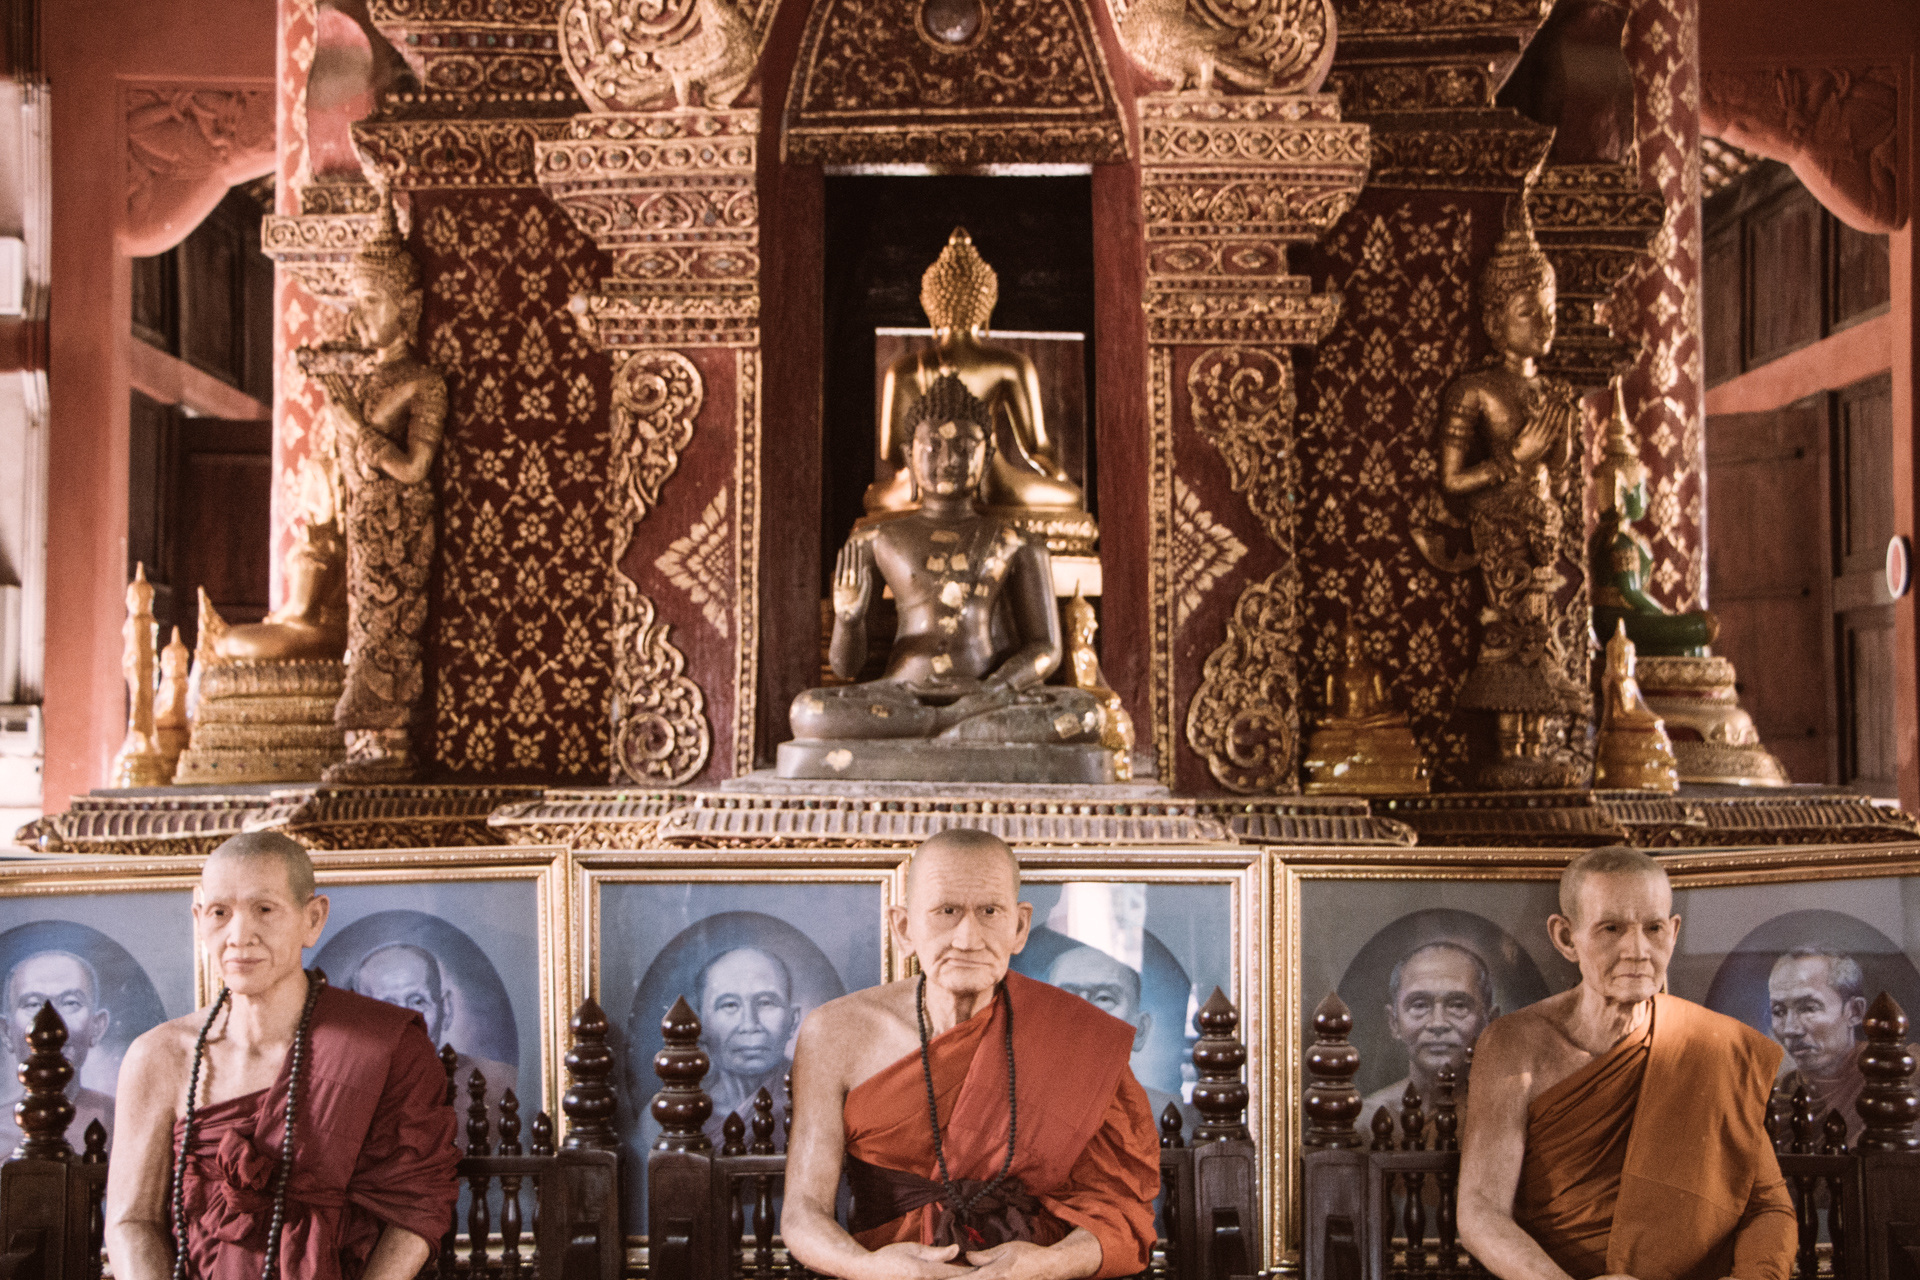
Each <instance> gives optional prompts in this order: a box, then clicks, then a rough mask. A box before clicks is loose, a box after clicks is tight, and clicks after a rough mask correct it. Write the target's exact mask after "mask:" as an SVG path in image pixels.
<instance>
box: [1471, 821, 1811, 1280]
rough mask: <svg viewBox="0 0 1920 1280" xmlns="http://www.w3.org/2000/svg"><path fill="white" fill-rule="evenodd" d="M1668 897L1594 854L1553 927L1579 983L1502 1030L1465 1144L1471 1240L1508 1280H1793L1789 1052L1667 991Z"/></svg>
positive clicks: (1659, 873)
mask: <svg viewBox="0 0 1920 1280" xmlns="http://www.w3.org/2000/svg"><path fill="white" fill-rule="evenodd" d="M1679 931H1680V917H1679V916H1676V915H1674V914H1673V889H1672V886H1671V885H1669V884H1668V882H1667V874H1666V872H1665V871H1664V870H1663V869H1662V868H1661V867H1660V865H1659V864H1658V863H1656V862H1655V861H1654V860H1653V859H1652V858H1649V857H1648V856H1647V855H1646V854H1644V853H1641V852H1639V851H1638V850H1635V849H1627V848H1621V847H1614V848H1606V849H1594V850H1590V851H1588V852H1587V853H1583V854H1581V855H1580V856H1579V857H1577V858H1575V859H1574V860H1573V862H1572V864H1571V865H1569V866H1568V867H1567V869H1566V872H1565V873H1564V874H1563V875H1562V876H1561V878H1560V910H1559V911H1558V912H1557V913H1555V914H1554V915H1553V916H1551V917H1549V919H1548V921H1547V932H1548V935H1549V936H1550V938H1551V939H1552V941H1553V945H1554V948H1555V949H1556V950H1558V951H1559V952H1560V954H1562V955H1564V956H1565V957H1566V958H1567V959H1569V960H1571V961H1573V962H1574V963H1575V964H1577V965H1578V966H1579V968H1580V982H1579V985H1577V986H1575V987H1574V988H1573V989H1572V990H1571V991H1564V992H1562V993H1560V994H1559V995H1556V996H1549V997H1548V998H1547V999H1545V1000H1542V1001H1540V1002H1539V1003H1538V1004H1532V1005H1528V1006H1527V1007H1526V1008H1524V1009H1521V1010H1519V1011H1518V1012H1516V1013H1510V1014H1508V1015H1507V1016H1505V1017H1503V1018H1500V1019H1499V1020H1497V1021H1496V1022H1494V1023H1492V1024H1491V1025H1490V1026H1488V1028H1487V1029H1486V1032H1485V1033H1484V1034H1483V1035H1481V1037H1480V1043H1479V1045H1478V1046H1477V1047H1476V1048H1475V1050H1474V1064H1473V1074H1474V1081H1475V1083H1474V1089H1473V1096H1472V1098H1471V1099H1470V1100H1469V1101H1468V1104H1467V1109H1466V1116H1465V1124H1464V1126H1463V1131H1462V1134H1461V1140H1460V1209H1459V1213H1460V1219H1459V1222H1460V1240H1461V1243H1463V1244H1465V1245H1466V1246H1467V1248H1468V1250H1469V1251H1471V1252H1472V1254H1473V1256H1474V1257H1475V1258H1477V1259H1479V1261H1480V1262H1481V1263H1482V1264H1483V1265H1484V1266H1485V1267H1486V1268H1487V1270H1489V1271H1491V1272H1492V1273H1493V1274H1494V1275H1496V1276H1499V1277H1500V1278H1501V1280H1562V1278H1563V1277H1567V1276H1571V1277H1573V1278H1574V1280H1591V1277H1594V1276H1603V1275H1604V1276H1622V1277H1623V1276H1631V1277H1634V1280H1722V1278H1723V1277H1737V1278H1738V1280H1786V1277H1787V1275H1788V1272H1789V1269H1790V1268H1791V1266H1792V1264H1793V1255H1794V1247H1795V1239H1796V1236H1795V1227H1794V1216H1793V1203H1792V1201H1791V1200H1790V1199H1789V1198H1788V1195H1787V1188H1786V1183H1785V1182H1784V1181H1783V1180H1782V1179H1781V1177H1780V1166H1779V1164H1778V1163H1777V1162H1776V1161H1775V1160H1774V1156H1773V1143H1772V1141H1771V1139H1770V1138H1769V1136H1768V1134H1767V1123H1766V1111H1767V1096H1768V1092H1769V1090H1770V1089H1771V1088H1772V1084H1773V1076H1774V1072H1775V1070H1776V1069H1777V1068H1778V1067H1779V1065H1780V1058H1781V1053H1780V1046H1778V1045H1776V1044H1774V1043H1773V1042H1772V1041H1771V1040H1768V1039H1767V1038H1766V1037H1765V1036H1763V1035H1761V1034H1760V1033H1759V1032H1758V1031H1755V1030H1754V1029H1753V1028H1751V1027H1749V1026H1747V1025H1746V1024H1745V1023H1743V1022H1740V1021H1738V1020H1736V1019H1733V1018H1729V1017H1726V1016H1724V1015H1722V1014H1718V1013H1714V1012H1712V1011H1710V1010H1708V1009H1705V1008H1702V1007H1701V1006H1699V1005H1697V1004H1693V1003H1691V1002H1689V1001H1686V1000H1681V999H1678V998H1676V997H1674V996H1670V995H1665V994H1662V989H1663V987H1664V986H1665V984H1666V977H1667V965H1668V963H1669V961H1671V960H1672V958H1673V950H1674V945H1675V943H1676V942H1677V941H1678V940H1679Z"/></svg>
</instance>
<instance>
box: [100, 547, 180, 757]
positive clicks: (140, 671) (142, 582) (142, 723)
mask: <svg viewBox="0 0 1920 1280" xmlns="http://www.w3.org/2000/svg"><path fill="white" fill-rule="evenodd" d="M154 625H155V624H154V621H153V584H152V583H150V582H148V581H147V566H146V565H145V564H136V565H134V567H133V581H132V582H130V583H128V584H127V622H126V625H125V626H124V627H122V628H121V629H120V635H121V638H122V639H123V640H124V641H125V642H126V643H125V644H124V646H123V647H122V648H121V650H120V671H121V674H122V675H124V676H126V678H127V736H126V737H125V738H124V739H122V740H121V742H120V750H119V751H118V752H116V753H115V754H114V757H113V766H112V768H111V770H110V772H109V776H110V777H111V778H112V779H113V785H114V786H116V787H164V786H166V785H167V773H166V768H165V763H164V759H163V757H162V756H161V754H160V744H159V742H158V740H157V739H156V738H155V737H154V732H153V657H154V655H153V631H154Z"/></svg>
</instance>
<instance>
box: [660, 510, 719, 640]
mask: <svg viewBox="0 0 1920 1280" xmlns="http://www.w3.org/2000/svg"><path fill="white" fill-rule="evenodd" d="M732 533H733V530H732V528H731V527H730V526H729V525H728V524H727V491H726V490H725V489H722V490H720V491H719V492H718V493H716V494H714V495H713V501H711V502H709V503H707V509H706V510H705V511H702V512H701V513H700V518H699V519H698V520H695V521H694V522H693V526H692V527H691V528H689V529H688V530H687V531H686V533H685V534H683V535H681V536H680V537H678V538H675V539H674V540H673V541H672V542H670V543H668V544H667V549H666V550H665V551H663V552H661V553H660V556H659V558H658V559H656V560H655V561H654V562H653V567H654V568H656V569H658V570H659V571H660V572H661V573H664V574H666V575H667V580H668V581H669V582H671V583H673V585H674V586H676V587H679V588H680V589H681V590H682V591H684V592H686V593H687V598H688V599H690V600H692V601H693V602H694V603H695V604H697V605H699V606H700V612H701V613H702V614H703V615H705V617H706V619H707V621H708V622H709V623H711V624H713V629H714V630H715V631H718V632H719V633H720V634H721V635H722V636H725V635H728V634H730V630H729V624H728V617H729V614H730V613H731V610H730V609H729V608H728V605H729V604H730V603H731V601H730V600H729V599H728V597H729V596H730V595H731V594H732V589H731V587H730V586H729V584H730V583H731V581H732V579H733V555H732V542H733V538H732Z"/></svg>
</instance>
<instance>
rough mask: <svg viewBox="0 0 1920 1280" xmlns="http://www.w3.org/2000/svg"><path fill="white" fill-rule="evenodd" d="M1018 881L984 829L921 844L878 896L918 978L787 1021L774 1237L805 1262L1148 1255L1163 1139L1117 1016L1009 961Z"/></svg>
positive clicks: (899, 1271)
mask: <svg viewBox="0 0 1920 1280" xmlns="http://www.w3.org/2000/svg"><path fill="white" fill-rule="evenodd" d="M1019 896H1020V882H1019V863H1018V862H1016V861H1015V860H1014V857H1013V854H1012V851H1011V850H1009V849H1008V848H1007V847H1006V845H1004V844H1002V843H1001V842H1000V841H999V840H996V839H994V838H993V837H992V836H989V835H986V834H985V833H983V832H977V831H949V832H945V833H943V834H942V835H939V836H936V837H935V838H934V839H932V840H929V841H928V842H927V843H926V844H924V845H922V846H921V847H920V849H919V850H918V851H917V852H916V853H915V855H914V859H913V862H912V865H911V868H910V870H909V874H908V877H907V894H906V899H907V900H906V903H905V904H904V905H902V906H896V907H893V908H890V909H889V923H890V925H891V927H892V929H893V933H894V938H895V942H896V944H897V946H898V948H899V950H900V951H901V952H902V953H903V954H908V955H912V956H913V957H915V959H916V960H917V961H918V962H919V965H920V968H921V970H922V976H920V977H917V978H909V979H906V980H904V981H901V982H893V983H888V984H887V985H885V986H881V987H873V988H870V989H868V990H866V991H858V992H855V993H854V994H852V995H850V996H844V997H842V998H841V999H839V1000H835V1001H831V1002H830V1003H828V1004H825V1005H822V1006H821V1007H820V1008H818V1009H816V1010H814V1012H813V1013H812V1014H810V1015H809V1016H808V1018H807V1020H806V1022H805V1023H803V1024H802V1026H801V1029H800V1039H799V1043H798V1045H797V1047H796V1049H795V1052H794V1058H793V1082H794V1126H793V1133H792V1135H791V1137H790V1139H789V1144H788V1155H787V1197H786V1206H785V1211H784V1213H783V1216H782V1220H781V1232H782V1234H783V1235H784V1236H785V1238H786V1242H787V1247H788V1248H789V1249H790V1250H791V1251H792V1253H793V1256H794V1257H795V1258H797V1259H799V1260H800V1261H801V1262H803V1263H805V1264H806V1265H807V1266H808V1267H810V1268H812V1269H813V1270H815V1271H817V1272H820V1273H822V1274H824V1275H830V1276H836V1277H840V1278H841V1280H945V1278H946V1277H959V1276H972V1277H976V1280H1076V1278H1079V1277H1119V1276H1131V1275H1137V1274H1139V1273H1140V1272H1142V1271H1144V1270H1145V1269H1146V1267H1147V1263H1148V1259H1149V1257H1150V1256H1151V1254H1152V1250H1153V1242H1154V1230H1153V1201H1154V1197H1155V1196H1156V1195H1157V1194H1158V1192H1159V1189H1160V1144H1159V1135H1158V1131H1157V1128H1156V1126H1155V1124H1154V1118H1153V1114H1152V1109H1151V1107H1150V1105H1149V1104H1148V1102H1147V1096H1146V1091H1145V1090H1144V1089H1142V1088H1141V1087H1140V1085H1139V1083H1138V1082H1137V1081H1136V1080H1135V1079H1134V1078H1133V1074H1132V1072H1131V1070H1130V1069H1129V1068H1128V1065H1127V1058H1128V1055H1129V1053H1130V1052H1131V1050H1132V1046H1133V1037H1134V1028H1133V1027H1132V1026H1131V1025H1130V1024H1128V1023H1125V1022H1122V1021H1120V1020H1119V1019H1117V1018H1114V1017H1111V1016H1109V1015H1107V1014H1105V1013H1103V1012H1101V1011H1100V1010H1098V1009H1096V1008H1095V1007H1094V1006H1093V1005H1091V1004H1089V1003H1087V1002H1086V1001H1084V1000H1082V999H1080V998H1079V997H1078V996H1074V995H1071V994H1069V993H1067V992H1064V991H1061V990H1059V989H1057V988H1055V987H1050V986H1047V985H1045V984H1044V983H1039V982H1033V981H1031V980H1029V979H1026V978H1022V977H1021V976H1019V975H1018V974H1015V973H1010V972H1009V971H1008V967H1007V966H1008V960H1009V958H1010V957H1011V956H1012V955H1013V954H1014V953H1016V952H1018V951H1019V950H1020V948H1021V947H1023V946H1025V945H1026V940H1027V934H1028V931H1029V929H1030V927H1031V920H1032V912H1033V908H1032V907H1031V906H1030V905H1028V904H1025V903H1022V902H1020V901H1019ZM1010 1072H1011V1077H1010V1074H1009V1073H1010ZM843 1168H844V1170H845V1172H846V1175H847V1180H848V1182H849V1183H850V1185H851V1187H852V1189H853V1211H852V1214H851V1218H850V1221H849V1222H847V1223H846V1224H845V1225H842V1224H841V1223H840V1222H838V1221H837V1220H836V1218H835V1216H834V1209H835V1198H836V1192H837V1188H838V1186H839V1182H840V1176H841V1172H842V1169H843Z"/></svg>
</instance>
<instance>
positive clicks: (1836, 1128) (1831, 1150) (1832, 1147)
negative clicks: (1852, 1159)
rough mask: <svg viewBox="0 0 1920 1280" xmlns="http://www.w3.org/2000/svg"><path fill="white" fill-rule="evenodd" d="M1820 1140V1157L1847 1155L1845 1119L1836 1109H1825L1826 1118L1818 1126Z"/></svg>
mask: <svg viewBox="0 0 1920 1280" xmlns="http://www.w3.org/2000/svg"><path fill="white" fill-rule="evenodd" d="M1820 1139H1821V1141H1820V1154H1821V1155H1823V1156H1843V1155H1845V1154H1847V1118H1846V1117H1845V1116H1843V1115H1841V1114H1840V1109H1839V1108H1838V1107H1829V1108H1828V1109H1827V1118H1826V1120H1825V1121H1824V1122H1823V1123H1822V1124H1821V1126H1820Z"/></svg>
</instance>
